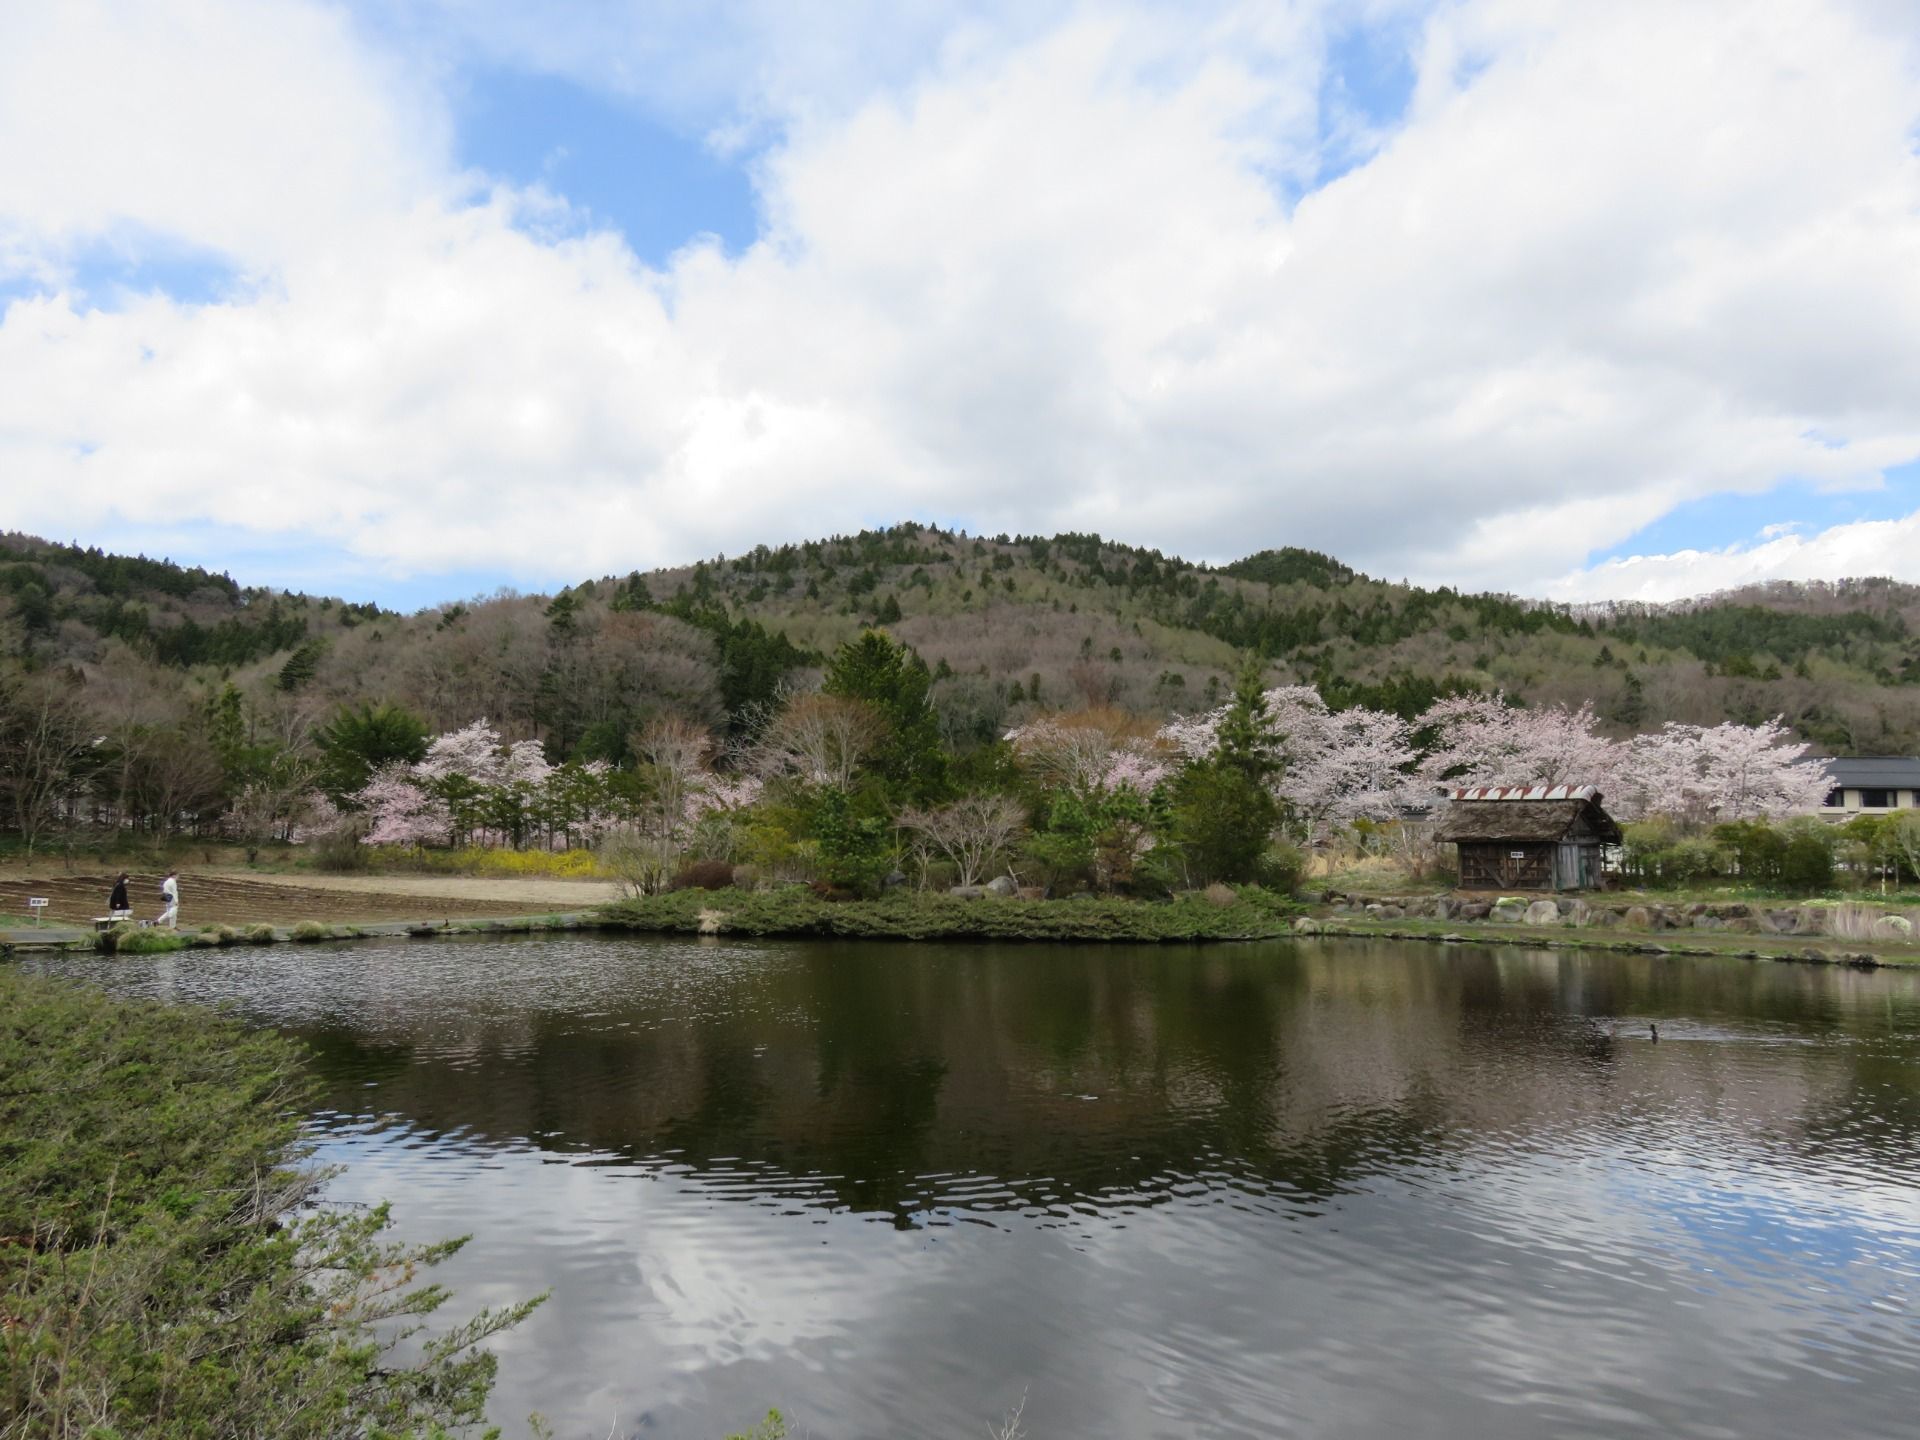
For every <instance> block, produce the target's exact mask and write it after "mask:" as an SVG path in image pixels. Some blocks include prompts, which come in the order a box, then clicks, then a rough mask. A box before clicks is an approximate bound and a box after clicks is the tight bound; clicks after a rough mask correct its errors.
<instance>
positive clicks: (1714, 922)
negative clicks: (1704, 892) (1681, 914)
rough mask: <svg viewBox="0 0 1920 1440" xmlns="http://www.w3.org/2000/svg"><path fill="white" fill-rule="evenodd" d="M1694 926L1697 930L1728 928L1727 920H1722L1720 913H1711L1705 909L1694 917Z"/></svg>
mask: <svg viewBox="0 0 1920 1440" xmlns="http://www.w3.org/2000/svg"><path fill="white" fill-rule="evenodd" d="M1693 928H1694V929H1696V930H1724V929H1726V928H1727V922H1726V921H1724V920H1722V919H1721V918H1720V917H1719V916H1718V915H1709V914H1707V913H1706V912H1705V911H1702V912H1701V913H1700V914H1698V915H1696V916H1694V917H1693Z"/></svg>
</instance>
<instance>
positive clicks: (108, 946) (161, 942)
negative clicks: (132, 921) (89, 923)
mask: <svg viewBox="0 0 1920 1440" xmlns="http://www.w3.org/2000/svg"><path fill="white" fill-rule="evenodd" d="M98 944H99V947H100V948H101V949H102V950H104V951H105V952H106V953H107V954H109V955H171V954H173V952H174V951H176V950H184V949H186V948H187V937H186V936H184V935H181V934H179V933H177V932H175V931H172V930H161V929H158V928H157V927H153V926H149V927H148V928H146V929H144V930H142V929H139V928H138V927H136V926H132V925H116V926H114V928H113V929H111V930H107V931H103V932H102V933H101V935H100V937H99V940H98Z"/></svg>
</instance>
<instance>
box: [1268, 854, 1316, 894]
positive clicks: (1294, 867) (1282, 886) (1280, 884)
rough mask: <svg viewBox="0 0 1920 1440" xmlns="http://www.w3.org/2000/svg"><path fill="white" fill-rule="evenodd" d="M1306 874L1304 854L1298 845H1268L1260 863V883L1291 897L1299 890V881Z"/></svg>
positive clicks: (1305, 857)
mask: <svg viewBox="0 0 1920 1440" xmlns="http://www.w3.org/2000/svg"><path fill="white" fill-rule="evenodd" d="M1306 873H1307V856H1306V852H1305V851H1303V850H1302V849H1301V848H1300V847H1299V846H1298V845H1289V844H1287V843H1285V842H1284V841H1283V842H1281V843H1278V844H1275V845H1269V846H1268V847H1267V853H1266V856H1265V857H1264V858H1263V859H1262V860H1261V862H1260V883H1261V884H1262V885H1263V886H1265V887H1266V888H1267V889H1269V890H1274V891H1277V892H1279V893H1280V894H1282V895H1291V894H1292V893H1293V892H1294V891H1295V890H1297V889H1299V888H1300V879H1301V877H1302V876H1304V875H1305V874H1306Z"/></svg>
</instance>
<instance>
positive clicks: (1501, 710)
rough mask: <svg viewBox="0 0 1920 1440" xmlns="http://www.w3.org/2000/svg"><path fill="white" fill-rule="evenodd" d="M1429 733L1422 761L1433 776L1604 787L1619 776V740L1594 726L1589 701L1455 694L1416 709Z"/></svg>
mask: <svg viewBox="0 0 1920 1440" xmlns="http://www.w3.org/2000/svg"><path fill="white" fill-rule="evenodd" d="M1420 726H1421V728H1422V729H1424V730H1427V731H1429V732H1431V733H1432V734H1433V735H1434V736H1435V742H1434V744H1433V746H1432V747H1431V748H1430V749H1429V750H1428V752H1427V755H1426V758H1425V760H1424V761H1423V762H1422V766H1421V768H1422V770H1423V771H1424V773H1425V774H1426V775H1427V776H1428V777H1429V778H1430V779H1431V780H1432V781H1433V782H1434V786H1435V788H1436V789H1438V788H1440V786H1441V784H1442V783H1444V784H1445V785H1449V786H1453V785H1461V786H1472V785H1593V786H1597V787H1598V788H1599V789H1600V790H1602V791H1603V792H1605V793H1608V794H1612V793H1614V792H1615V791H1616V790H1618V789H1619V788H1620V787H1621V784H1622V782H1624V781H1625V779H1626V768H1627V763H1628V755H1627V751H1626V747H1624V746H1622V745H1621V744H1620V743H1619V742H1618V741H1615V740H1610V739H1608V738H1607V737H1606V736H1604V735H1602V734H1600V733H1599V717H1598V716H1596V715H1595V714H1594V713H1593V706H1592V705H1591V704H1583V705H1581V706H1580V707H1579V708H1578V709H1573V710H1569V709H1568V708H1567V707H1566V706H1564V705H1551V706H1546V707H1544V708H1542V709H1538V710H1522V709H1515V708H1514V707H1512V706H1510V705H1508V704H1507V703H1506V702H1505V701H1504V700H1503V699H1502V698H1501V697H1500V696H1498V695H1455V696H1449V697H1448V698H1447V699H1444V700H1441V701H1439V702H1438V703H1436V704H1435V705H1434V706H1433V707H1432V708H1431V709H1429V710H1428V711H1427V712H1426V714H1424V715H1423V716H1421V717H1420Z"/></svg>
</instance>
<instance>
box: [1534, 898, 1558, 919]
mask: <svg viewBox="0 0 1920 1440" xmlns="http://www.w3.org/2000/svg"><path fill="white" fill-rule="evenodd" d="M1526 923H1527V924H1529V925H1558V924H1559V923H1560V907H1559V906H1558V905H1556V904H1554V902H1553V901H1551V900H1536V901H1534V902H1533V903H1532V904H1531V905H1529V906H1527V914H1526Z"/></svg>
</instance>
